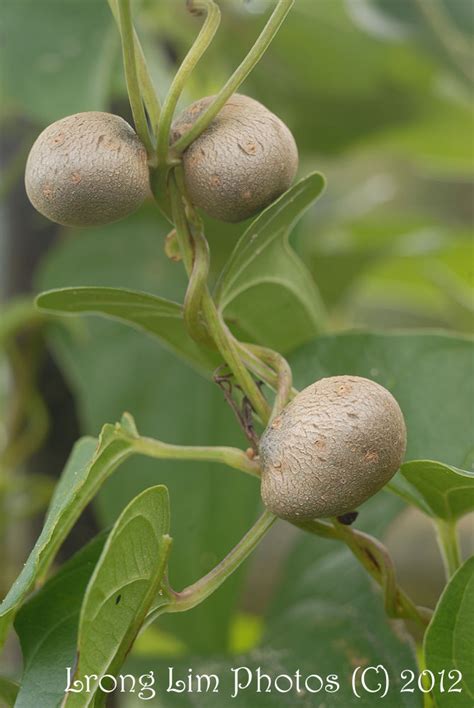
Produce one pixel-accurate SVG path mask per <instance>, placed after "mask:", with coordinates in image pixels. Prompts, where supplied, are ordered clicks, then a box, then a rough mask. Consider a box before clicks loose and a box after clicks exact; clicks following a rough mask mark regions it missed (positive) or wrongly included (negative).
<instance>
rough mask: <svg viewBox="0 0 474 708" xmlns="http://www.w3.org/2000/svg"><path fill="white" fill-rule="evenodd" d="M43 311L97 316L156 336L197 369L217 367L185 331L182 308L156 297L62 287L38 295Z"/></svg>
mask: <svg viewBox="0 0 474 708" xmlns="http://www.w3.org/2000/svg"><path fill="white" fill-rule="evenodd" d="M36 303H37V305H38V307H39V308H40V309H41V310H45V311H47V312H56V313H61V314H98V315H104V316H106V317H109V318H112V319H117V320H120V321H122V322H126V323H127V324H131V325H133V326H135V327H137V328H138V329H140V330H142V331H144V332H147V333H149V334H152V335H155V336H157V337H159V338H160V339H161V341H163V342H164V343H165V344H167V345H168V346H169V347H170V348H171V349H172V350H173V351H175V352H177V353H178V354H179V355H180V356H182V357H184V358H185V359H186V360H187V361H189V362H191V363H192V364H193V365H194V366H198V367H199V368H204V369H205V370H206V371H207V370H208V369H212V368H215V367H216V366H217V364H218V362H219V359H218V358H217V357H216V356H213V355H212V354H211V353H210V352H207V351H206V350H203V349H201V348H199V347H198V346H197V345H196V344H195V342H193V340H192V339H191V338H190V337H189V335H188V333H187V332H186V328H185V326H184V320H183V308H182V306H181V305H179V304H178V303H176V302H172V301H171V300H165V299H164V298H161V297H157V296H156V295H148V294H147V293H142V292H135V291H133V290H125V289H119V288H102V287H97V288H92V287H80V288H61V289H58V290H50V291H49V292H45V293H42V294H41V295H39V296H38V298H37V300H36Z"/></svg>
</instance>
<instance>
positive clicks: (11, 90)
mask: <svg viewBox="0 0 474 708" xmlns="http://www.w3.org/2000/svg"><path fill="white" fill-rule="evenodd" d="M1 32H2V44H1V53H0V58H1V64H2V73H1V76H2V94H3V100H5V99H6V101H7V105H8V104H10V103H12V104H13V105H14V106H15V105H16V104H18V106H19V108H21V109H26V110H27V111H28V115H30V116H34V117H35V118H37V119H39V120H40V121H41V122H44V123H48V122H50V121H52V120H56V119H58V118H61V117H62V116H64V115H68V114H71V113H77V112H79V111H88V110H89V111H90V110H103V109H104V108H105V106H106V99H107V97H108V95H107V94H108V90H109V81H110V72H111V67H112V61H113V59H114V58H115V56H116V52H117V50H118V33H117V30H116V27H115V26H114V23H113V20H112V19H111V15H110V12H109V10H108V7H107V3H106V2H102V0H88V2H83V0H61V1H58V0H43V2H41V3H39V2H36V0H21V1H20V2H18V1H17V0H4V2H2V15H1Z"/></svg>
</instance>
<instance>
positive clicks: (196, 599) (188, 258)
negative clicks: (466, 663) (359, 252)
mask: <svg viewBox="0 0 474 708" xmlns="http://www.w3.org/2000/svg"><path fill="white" fill-rule="evenodd" d="M109 2H111V3H112V5H111V7H112V9H113V3H114V0H109ZM117 2H118V8H119V21H120V29H121V37H122V46H123V56H124V67H125V74H126V79H127V87H128V91H129V97H130V104H131V107H132V112H133V116H134V120H135V124H136V128H137V133H138V134H139V136H140V138H141V139H142V141H143V142H144V144H145V146H146V148H147V152H148V154H149V156H150V155H151V154H152V153H153V144H152V139H151V138H150V134H149V129H148V124H147V119H146V114H145V109H144V102H145V105H147V108H148V103H147V101H146V98H145V97H143V98H142V94H141V93H140V89H141V90H142V91H143V86H144V85H145V86H148V88H149V84H148V82H147V81H146V77H147V76H148V73H147V71H146V65H145V64H142V62H141V57H142V54H140V51H139V44H138V40H137V39H136V37H135V36H134V30H133V25H132V19H131V12H130V2H129V0H117ZM293 3H294V0H279V2H278V3H277V5H276V7H275V9H274V11H273V13H272V15H271V17H270V18H269V20H268V22H267V24H266V25H265V27H264V29H263V31H262V32H261V34H260V36H259V37H258V39H257V40H256V42H255V44H254V45H253V47H252V48H251V50H250V51H249V53H248V54H247V56H246V57H245V59H244V60H243V61H242V63H241V64H240V66H239V67H238V68H237V69H236V71H235V72H234V73H233V74H232V76H231V77H230V78H229V80H228V81H227V83H226V84H225V85H224V86H223V87H222V89H221V90H220V91H219V93H218V94H217V95H216V96H215V98H214V100H213V101H212V102H211V104H210V105H209V106H208V108H207V109H206V110H205V111H204V112H203V113H202V115H201V116H200V117H199V118H198V119H197V120H196V121H195V123H194V124H193V125H192V127H191V128H190V130H189V131H188V132H187V133H185V134H184V135H183V136H182V137H181V138H179V139H178V140H177V141H176V142H175V143H174V144H173V145H172V147H171V150H170V149H169V139H170V130H171V122H172V119H173V114H174V111H175V108H176V105H177V102H178V100H179V97H180V95H181V93H182V90H183V87H184V85H185V82H186V80H187V78H188V77H189V74H190V73H191V71H192V70H193V68H194V67H195V65H196V64H197V62H198V61H199V59H200V58H201V56H202V55H203V53H204V51H205V50H206V49H207V47H208V46H209V44H210V42H211V41H212V38H213V36H214V34H215V32H216V30H217V27H218V24H219V20H220V14H219V10H218V8H217V6H216V5H215V3H214V2H213V1H212V0H190V2H189V7H190V9H191V10H192V9H194V10H202V11H204V12H206V20H205V22H204V25H203V27H202V28H201V31H200V33H199V35H198V37H197V39H196V42H195V43H194V45H193V47H192V48H191V49H190V51H189V52H188V54H187V56H186V57H185V59H184V62H183V64H182V65H181V67H180V69H179V70H178V72H177V74H176V76H175V78H174V80H173V82H172V84H171V88H170V91H169V93H168V96H167V98H166V99H165V102H164V105H163V109H162V112H161V114H159V106H158V108H157V106H156V105H155V108H154V110H153V116H154V119H155V120H154V125H157V126H158V129H157V132H156V133H155V135H156V136H157V147H156V151H157V152H156V155H157V158H158V160H157V163H156V162H155V163H153V161H151V165H152V166H153V164H154V166H155V167H156V166H158V169H157V170H156V174H155V178H154V179H153V180H152V187H153V192H154V195H155V199H156V200H157V202H158V203H159V205H160V206H161V207H162V209H163V211H164V213H165V214H166V216H167V217H168V218H170V219H171V221H172V222H173V224H174V227H175V230H176V238H177V242H178V245H179V249H180V252H181V257H182V260H183V264H184V267H185V269H186V272H187V275H188V278H189V285H188V290H187V293H186V298H185V303H184V304H185V307H184V310H185V317H184V319H185V324H186V327H187V329H188V332H189V334H190V336H191V337H192V338H193V339H195V340H196V341H197V342H199V343H200V344H201V345H204V346H208V347H214V348H217V349H218V350H219V352H220V354H221V356H222V358H223V360H224V361H225V362H226V364H227V366H228V367H229V369H230V371H231V372H232V374H233V376H234V377H235V380H236V383H237V384H238V385H239V387H240V388H241V390H242V391H243V393H244V395H245V396H246V397H247V399H248V401H249V402H250V404H251V406H252V408H253V410H254V412H255V413H256V415H258V417H259V418H260V421H261V423H262V425H263V426H266V425H268V423H269V421H270V420H272V418H273V417H275V416H276V415H278V414H279V413H280V412H281V410H282V409H283V408H284V407H285V406H286V404H287V403H288V401H289V400H290V399H291V398H292V397H293V396H294V395H295V394H296V393H297V390H296V389H294V388H293V385H292V373H291V369H290V367H289V365H288V363H287V362H286V360H285V359H284V357H283V356H281V355H280V354H279V353H277V352H274V351H272V350H271V349H267V348H265V347H262V346H258V345H255V344H244V343H242V342H239V341H238V340H237V339H236V338H235V337H234V335H233V334H232V333H231V331H230V330H229V329H228V327H227V325H226V323H225V321H224V319H223V317H222V315H221V313H220V312H219V310H218V309H217V307H216V305H215V303H214V300H213V299H212V297H211V294H210V292H209V288H208V285H207V279H208V274H209V250H208V245H207V241H206V238H205V235H204V231H203V228H202V223H201V220H200V218H199V216H198V214H197V213H196V212H195V210H194V207H193V204H192V203H191V201H190V199H189V197H188V195H187V193H186V185H185V180H184V175H183V170H182V166H181V164H180V155H181V154H182V153H183V152H184V150H186V148H187V147H188V146H189V145H190V144H191V143H192V142H193V141H194V140H195V139H196V138H197V137H198V136H199V135H200V134H201V133H202V132H203V131H204V130H205V129H206V128H207V127H208V125H209V124H210V123H211V122H212V120H213V119H214V118H215V116H216V115H217V114H218V112H219V111H220V110H221V108H222V107H223V106H224V104H225V103H226V102H227V100H228V99H229V98H230V97H231V95H232V94H233V93H234V92H235V91H236V90H237V88H238V87H239V86H240V84H241V83H242V82H243V81H244V80H245V78H246V77H247V76H248V74H249V73H250V71H251V70H252V68H253V67H254V66H255V64H256V63H257V62H258V61H259V59H260V58H261V57H262V55H263V54H264V52H265V50H266V49H267V47H268V46H269V44H270V42H271V40H272V39H273V37H274V35H275V34H276V32H277V31H278V29H279V27H280V25H281V24H282V22H283V20H284V19H285V17H286V15H287V14H288V12H289V11H290V9H291V7H292V5H293ZM137 57H138V59H137ZM137 62H138V65H139V67H140V72H138V71H137ZM143 76H145V81H143ZM140 77H141V78H140ZM148 99H149V97H148ZM158 115H159V119H157V116H158ZM153 182H154V183H153ZM157 191H159V192H160V193H159V194H158V193H157ZM162 192H163V193H162ZM252 373H253V374H254V375H257V376H258V377H259V378H261V379H262V380H263V381H264V382H265V383H267V384H268V385H269V386H270V387H271V388H273V389H274V390H275V391H276V395H275V400H274V403H273V406H270V405H269V403H268V401H267V400H266V398H265V397H264V395H263V394H262V391H261V390H260V387H259V386H258V385H257V383H256V381H255V379H254V378H253V375H252ZM133 447H134V450H135V452H139V453H143V454H146V455H149V456H151V457H156V458H171V457H174V458H178V459H193V460H208V461H216V462H223V463H225V464H227V465H229V466H231V467H234V468H236V469H239V470H242V471H243V472H246V473H249V474H252V475H255V476H259V474H260V467H259V464H258V460H255V461H254V460H252V459H250V458H249V457H247V455H246V454H245V453H243V452H242V451H241V450H236V449H233V448H206V447H188V448H184V447H181V446H174V445H168V444H166V443H161V442H159V441H156V440H152V439H149V438H139V439H136V440H134V443H133ZM275 520H276V516H274V515H273V514H272V513H271V512H270V511H268V510H265V511H264V512H263V514H262V516H261V517H260V518H259V519H258V520H257V522H256V523H255V524H254V526H253V527H252V528H251V529H250V530H249V531H248V532H247V533H246V534H245V536H244V537H243V538H242V540H241V541H240V542H239V543H238V544H237V545H236V546H235V547H234V548H233V549H232V550H231V551H230V552H229V553H228V555H227V556H226V557H225V558H224V559H223V560H222V561H221V562H220V563H219V564H218V565H217V566H216V567H215V568H214V569H213V570H212V571H211V572H210V573H208V574H207V575H205V576H203V577H202V578H200V579H199V580H197V581H196V582H195V583H194V584H192V585H190V586H189V587H187V588H185V589H184V590H182V591H181V592H176V591H174V590H173V589H172V588H171V587H170V586H169V584H167V581H166V583H165V586H164V588H163V590H164V594H165V595H166V596H167V599H166V600H165V601H164V603H163V605H162V606H161V607H160V608H158V609H157V610H156V611H154V612H153V613H152V615H150V617H149V618H148V620H150V618H154V617H155V616H158V614H160V613H162V612H183V611H185V610H188V609H190V608H192V607H195V606H196V605H197V604H199V603H200V602H202V601H203V600H205V599H206V598H207V597H208V596H209V595H210V594H211V593H213V592H214V591H215V590H216V589H217V588H218V587H219V586H220V585H221V584H222V583H223V582H224V581H225V580H226V579H227V578H228V577H229V576H230V575H231V574H232V573H233V572H234V571H235V570H236V569H237V568H238V567H239V566H240V564H241V563H242V562H243V561H244V560H245V559H246V558H247V557H248V555H249V554H250V553H251V552H252V551H253V550H254V548H255V547H256V545H257V544H258V543H259V541H260V540H261V539H262V538H263V536H264V535H265V533H267V531H268V530H269V529H270V528H271V526H272V525H273V523H274V522H275ZM294 525H296V526H298V527H300V528H302V529H304V530H306V531H309V532H310V533H313V534H315V535H318V536H323V537H325V538H332V539H336V540H340V541H343V542H344V543H345V544H346V545H347V546H348V548H349V549H350V550H351V551H352V553H353V554H354V555H355V556H356V558H357V559H358V560H359V561H360V563H361V564H362V565H363V566H364V567H365V568H366V570H367V571H368V572H369V574H370V575H371V576H372V577H373V578H374V579H375V580H376V581H377V582H378V583H379V584H380V585H381V586H382V589H383V592H384V600H385V608H386V611H387V614H389V615H390V616H395V617H403V618H407V619H412V620H414V621H416V622H418V623H419V624H421V625H422V626H423V627H425V626H426V625H427V624H428V622H429V619H430V612H429V610H425V609H424V608H419V607H416V606H415V605H414V603H413V602H412V601H411V600H410V599H409V598H408V597H407V596H406V594H405V593H404V592H403V591H402V590H401V589H400V588H399V587H398V586H397V583H396V578H395V571H394V567H393V563H392V561H391V558H390V556H389V554H388V551H387V550H386V548H385V547H384V546H383V545H382V544H381V543H380V542H379V541H377V540H376V539H374V538H372V537H371V536H368V535H367V534H364V533H362V532H360V531H356V530H354V529H351V528H350V527H347V526H345V525H343V524H341V523H339V522H338V521H337V520H334V521H332V522H330V521H327V520H326V521H320V520H313V521H308V522H295V524H294ZM440 535H441V536H442V537H443V538H444V547H445V549H446V553H445V555H446V559H447V565H448V567H449V569H450V572H451V571H452V570H453V569H454V567H455V566H456V564H457V562H458V559H457V558H456V554H455V551H454V548H455V546H454V545H453V544H452V543H451V541H452V535H451V536H450V532H449V533H448V530H447V529H446V528H441V529H440Z"/></svg>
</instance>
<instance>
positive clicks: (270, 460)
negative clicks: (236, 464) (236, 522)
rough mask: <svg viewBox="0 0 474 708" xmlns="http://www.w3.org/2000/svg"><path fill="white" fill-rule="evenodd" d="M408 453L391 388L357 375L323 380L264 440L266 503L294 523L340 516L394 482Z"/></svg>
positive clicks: (296, 400) (284, 413) (296, 401)
mask: <svg viewBox="0 0 474 708" xmlns="http://www.w3.org/2000/svg"><path fill="white" fill-rule="evenodd" d="M405 449H406V428H405V421H404V419H403V415H402V412H401V410H400V407H399V405H398V403H397V401H396V400H395V398H394V397H393V396H392V394H391V393H390V392H389V391H387V389H385V388H384V387H383V386H380V385H379V384H377V383H375V382H374V381H370V380H369V379H365V378H361V377H359V376H333V377H331V378H326V379H321V380H320V381H316V383H314V384H312V385H311V386H308V387H307V388H305V389H304V390H303V391H301V392H300V393H299V394H298V395H297V396H296V397H295V398H294V399H293V401H291V403H289V404H288V406H287V407H286V408H285V409H284V410H283V411H282V413H281V414H280V415H279V416H278V417H276V418H275V419H274V420H273V422H272V423H271V424H270V425H269V427H268V428H267V429H266V430H265V432H264V434H263V436H262V439H261V441H260V457H261V464H262V486H261V493H262V499H263V501H264V503H265V505H266V506H267V507H268V508H269V509H270V511H272V512H273V513H274V514H276V515H277V516H280V517H282V518H284V519H288V520H290V521H297V520H304V519H315V518H321V517H329V516H341V515H342V514H346V513H348V512H350V511H354V510H355V509H356V508H357V507H358V506H359V505H360V504H362V502H364V501H366V500H367V499H368V498H369V497H371V496H372V495H373V494H375V493H376V492H377V491H379V490H380V489H381V488H382V487H383V486H384V485H385V484H386V483H387V482H388V481H389V480H390V479H391V477H392V476H393V475H394V474H395V472H396V471H397V470H398V468H399V466H400V464H401V463H402V461H403V457H404V454H405Z"/></svg>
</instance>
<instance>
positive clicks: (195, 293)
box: [184, 230, 215, 349]
mask: <svg viewBox="0 0 474 708" xmlns="http://www.w3.org/2000/svg"><path fill="white" fill-rule="evenodd" d="M193 242H194V261H193V269H192V271H191V275H190V277H189V285H188V289H187V290H186V296H185V298H184V320H185V323H186V326H187V328H188V331H190V332H194V333H195V335H196V337H195V338H196V339H197V341H199V342H200V343H201V344H203V345H204V346H207V347H209V348H214V349H215V344H214V340H213V339H212V337H211V336H210V334H209V332H208V330H207V327H206V325H205V324H204V322H203V320H202V307H201V306H202V300H203V297H204V294H205V292H206V286H207V278H208V275H209V246H208V243H207V241H206V239H205V238H204V236H203V234H202V232H201V231H200V230H198V231H196V232H195V233H194V238H193Z"/></svg>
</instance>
